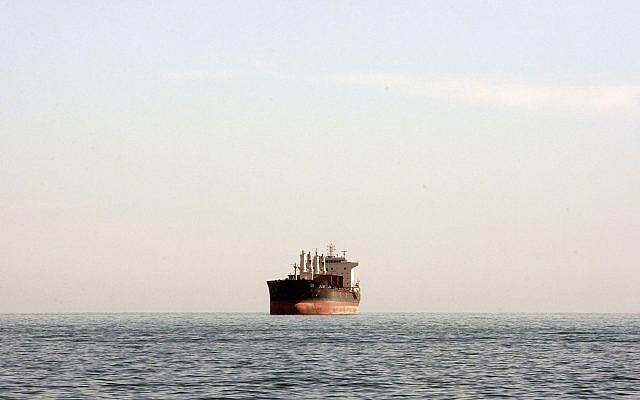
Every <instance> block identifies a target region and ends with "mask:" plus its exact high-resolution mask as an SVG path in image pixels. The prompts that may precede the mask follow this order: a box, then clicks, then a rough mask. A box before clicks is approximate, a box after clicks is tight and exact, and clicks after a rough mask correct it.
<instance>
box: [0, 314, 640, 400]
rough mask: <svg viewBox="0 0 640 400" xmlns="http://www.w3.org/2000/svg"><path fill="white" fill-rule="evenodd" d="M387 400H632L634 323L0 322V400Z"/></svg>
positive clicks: (143, 317) (223, 318) (439, 319)
mask: <svg viewBox="0 0 640 400" xmlns="http://www.w3.org/2000/svg"><path fill="white" fill-rule="evenodd" d="M391 397H414V398H470V399H471V398H472V399H477V398H490V397H503V398H518V399H520V398H598V399H604V398H624V397H628V398H640V315H637V314H636V315H617V314H607V315H602V314H599V315H595V314H594V315H584V314H579V315H575V314H574V315H572V314H559V315H542V314H541V315H521V314H495V315H494V314H367V313H365V314H360V315H353V316H270V315H264V314H5V315H0V398H17V399H22V398H24V399H32V398H117V399H127V398H135V399H196V398H202V399H205V398H230V399H254V398H263V399H274V398H391Z"/></svg>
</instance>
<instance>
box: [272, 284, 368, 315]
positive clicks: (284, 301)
mask: <svg viewBox="0 0 640 400" xmlns="http://www.w3.org/2000/svg"><path fill="white" fill-rule="evenodd" d="M267 285H268V287H269V297H270V300H271V301H270V307H269V311H270V313H271V314H355V313H356V312H357V309H358V305H359V304H360V289H359V288H358V289H353V290H352V289H350V288H338V287H328V285H326V284H323V283H321V282H316V281H308V280H290V279H285V280H275V281H268V282H267Z"/></svg>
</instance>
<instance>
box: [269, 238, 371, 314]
mask: <svg viewBox="0 0 640 400" xmlns="http://www.w3.org/2000/svg"><path fill="white" fill-rule="evenodd" d="M357 266H358V262H357V261H347V258H346V251H343V252H342V255H339V254H337V253H336V251H335V246H334V245H333V244H329V246H328V254H327V255H326V256H325V255H324V254H318V250H317V249H316V251H315V253H314V254H313V255H312V254H311V251H308V252H306V253H305V251H304V250H302V252H301V253H300V260H299V263H295V264H293V265H292V268H293V274H290V275H288V276H287V277H286V278H285V279H277V280H273V281H267V286H268V287H269V298H270V302H269V312H270V313H271V314H274V315H275V314H280V315H289V314H310V315H315V314H355V313H356V312H357V311H358V305H359V304H360V282H359V281H357V280H356V277H355V271H354V270H353V269H354V268H355V267H357Z"/></svg>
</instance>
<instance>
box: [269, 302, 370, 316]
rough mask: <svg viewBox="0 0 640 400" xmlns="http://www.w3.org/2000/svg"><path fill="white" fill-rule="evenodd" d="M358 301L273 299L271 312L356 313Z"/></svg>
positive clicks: (282, 313) (307, 313) (311, 313)
mask: <svg viewBox="0 0 640 400" xmlns="http://www.w3.org/2000/svg"><path fill="white" fill-rule="evenodd" d="M357 311H358V303H353V302H345V301H331V300H271V303H270V312H271V314H274V315H278V314H279V315H292V314H303V315H332V314H355V313H356V312H357Z"/></svg>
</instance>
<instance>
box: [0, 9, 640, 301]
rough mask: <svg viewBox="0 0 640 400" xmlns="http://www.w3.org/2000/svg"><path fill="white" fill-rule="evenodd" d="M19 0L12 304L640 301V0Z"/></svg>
mask: <svg viewBox="0 0 640 400" xmlns="http://www.w3.org/2000/svg"><path fill="white" fill-rule="evenodd" d="M1 10H2V11H1V12H0V89H1V90H0V312H48V311H259V312H267V311H268V291H267V286H266V284H265V281H266V280H267V279H273V278H277V277H284V275H285V274H286V273H288V272H289V271H290V269H289V265H290V264H291V263H293V262H295V261H297V255H298V254H299V252H300V250H301V249H307V250H309V249H311V250H313V249H315V248H316V247H317V248H318V249H319V250H320V251H324V250H325V249H324V247H325V246H326V244H327V242H329V241H334V242H335V243H336V245H337V247H338V248H339V249H341V250H342V249H346V250H348V251H349V252H348V256H349V257H351V258H355V259H357V260H358V261H360V267H358V276H359V278H360V280H361V284H362V287H363V301H362V303H361V307H360V310H361V311H483V312H501V311H518V312H555V311H572V312H573V311H578V312H640V268H639V266H640V261H639V260H640V250H639V249H640V136H639V135H640V30H639V29H640V28H639V25H638V16H640V2H637V1H629V2H611V1H606V2H605V1H602V2H597V1H588V2H585V1H576V2H572V1H561V2H558V1H549V2H544V1H531V2H514V1H504V2H500V1H492V2H481V1H469V2H462V1H457V2H451V1H442V2H438V1H428V2H427V1H420V2H396V1H393V2H391V1H389V2H372V1H362V2H342V1H340V2H337V1H336V2H324V1H323V2H292V1H286V2H285V1H281V2H265V1H260V2H192V3H186V2H173V3H168V2H155V1H154V2H146V3H145V2H111V1H110V2H97V1H94V2H47V1H41V2H29V1H4V2H2V5H1Z"/></svg>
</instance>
